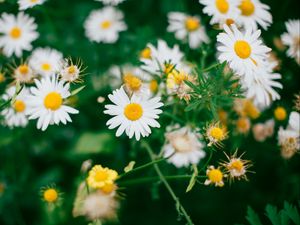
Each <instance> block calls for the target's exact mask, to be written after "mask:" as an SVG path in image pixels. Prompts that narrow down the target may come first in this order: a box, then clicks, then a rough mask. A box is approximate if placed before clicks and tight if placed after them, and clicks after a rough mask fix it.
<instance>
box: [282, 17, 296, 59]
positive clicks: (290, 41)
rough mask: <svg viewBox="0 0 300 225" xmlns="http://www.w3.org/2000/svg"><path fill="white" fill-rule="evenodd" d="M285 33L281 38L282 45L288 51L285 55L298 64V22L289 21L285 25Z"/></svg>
mask: <svg viewBox="0 0 300 225" xmlns="http://www.w3.org/2000/svg"><path fill="white" fill-rule="evenodd" d="M285 26H286V29H287V33H284V34H283V35H282V36H281V40H282V42H283V44H284V45H286V46H288V47H289V49H288V51H287V54H288V56H289V57H291V58H295V60H296V62H297V63H298V64H300V20H289V21H287V22H286V23H285Z"/></svg>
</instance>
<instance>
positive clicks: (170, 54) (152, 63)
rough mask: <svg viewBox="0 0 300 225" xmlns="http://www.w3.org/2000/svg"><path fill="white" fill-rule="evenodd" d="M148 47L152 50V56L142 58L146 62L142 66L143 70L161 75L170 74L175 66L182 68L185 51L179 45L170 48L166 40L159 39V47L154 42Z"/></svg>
mask: <svg viewBox="0 0 300 225" xmlns="http://www.w3.org/2000/svg"><path fill="white" fill-rule="evenodd" d="M148 47H149V49H150V52H151V58H141V59H140V60H141V61H142V62H143V63H144V65H142V66H141V68H142V69H143V70H145V71H147V72H149V73H150V74H158V75H161V73H165V74H168V73H170V72H172V70H173V69H175V68H176V69H180V68H182V66H183V63H182V60H183V53H182V52H181V51H180V49H179V46H178V45H175V46H174V47H173V48H169V46H168V45H167V43H166V42H165V41H163V40H158V43H157V48H156V47H154V46H153V45H152V44H148Z"/></svg>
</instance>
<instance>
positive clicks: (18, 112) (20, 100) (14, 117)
mask: <svg viewBox="0 0 300 225" xmlns="http://www.w3.org/2000/svg"><path fill="white" fill-rule="evenodd" d="M15 94H16V87H15V86H12V87H10V88H8V89H7V91H6V93H5V94H4V95H3V96H2V99H3V100H5V101H9V100H10V99H12V98H13V96H14V95H15ZM28 95H29V91H28V90H27V89H26V88H25V87H24V88H23V89H22V90H21V92H20V93H19V94H18V95H17V96H16V99H15V101H14V102H12V104H11V105H10V106H9V107H7V108H5V109H4V110H3V111H2V112H1V115H3V116H4V124H5V125H7V126H9V127H10V128H13V127H25V126H26V125H27V124H28V118H27V112H28V104H27V101H28V99H27V98H28Z"/></svg>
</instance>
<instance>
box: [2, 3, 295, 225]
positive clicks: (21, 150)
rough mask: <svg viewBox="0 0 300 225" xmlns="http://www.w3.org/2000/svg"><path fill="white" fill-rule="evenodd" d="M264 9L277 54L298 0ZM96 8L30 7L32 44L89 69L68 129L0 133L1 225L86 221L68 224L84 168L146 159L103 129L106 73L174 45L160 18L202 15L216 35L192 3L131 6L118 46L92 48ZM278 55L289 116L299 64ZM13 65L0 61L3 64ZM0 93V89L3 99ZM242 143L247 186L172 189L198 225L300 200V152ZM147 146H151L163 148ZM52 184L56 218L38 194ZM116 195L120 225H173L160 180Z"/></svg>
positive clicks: (222, 223) (7, 6) (11, 6)
mask: <svg viewBox="0 0 300 225" xmlns="http://www.w3.org/2000/svg"><path fill="white" fill-rule="evenodd" d="M262 2H264V3H266V4H268V5H270V7H271V13H272V15H273V20H274V22H273V25H272V26H271V28H270V29H269V30H268V32H263V35H262V36H263V38H264V40H265V42H266V44H267V45H268V46H270V47H272V48H274V49H275V51H276V48H275V46H274V43H273V39H274V38H275V37H279V36H280V35H281V34H282V33H283V32H284V31H285V28H284V22H285V21H287V20H288V19H298V18H299V1H298V0H284V1H282V0H281V1H279V0H264V1H262ZM100 7H102V5H101V3H99V2H96V1H93V0H64V1H62V0H48V1H47V2H46V3H45V4H43V5H41V6H37V7H35V8H33V9H29V10H27V13H28V14H30V15H31V16H33V17H34V18H35V19H36V22H37V23H38V31H39V33H40V37H39V38H38V40H37V41H35V42H34V46H35V47H37V46H42V47H43V46H50V47H52V48H56V49H57V50H59V51H61V52H63V54H64V56H66V57H68V56H71V57H72V58H81V59H82V61H83V63H84V65H85V66H87V70H86V72H87V75H86V76H85V78H84V79H85V83H86V85H87V86H86V88H85V89H84V91H82V92H81V93H80V94H79V96H78V98H76V99H73V101H74V104H75V105H76V107H77V108H78V109H79V110H80V114H78V115H75V116H74V117H73V123H71V124H68V125H67V126H59V127H56V126H51V127H49V128H48V129H47V131H46V132H41V131H39V130H37V129H36V127H35V123H34V122H31V123H30V124H29V126H28V127H27V128H26V129H14V130H10V129H8V128H5V127H2V126H1V127H0V184H1V188H0V192H1V193H0V224H3V225H15V224H19V225H25V224H30V225H41V224H43V225H47V224H57V225H77V224H78V225H79V224H87V222H86V220H85V219H84V218H76V219H74V218H73V217H72V207H73V200H74V197H75V194H76V189H77V186H78V183H79V182H80V180H81V179H82V177H81V175H80V167H81V164H82V162H83V161H84V160H87V159H92V160H93V162H94V163H99V164H102V165H105V166H109V167H110V168H114V169H116V170H118V171H122V169H123V168H124V167H125V166H126V164H127V163H128V162H129V161H130V160H132V159H137V162H138V163H140V164H141V163H143V162H147V161H149V158H148V156H147V154H146V153H145V150H143V149H136V148H135V143H130V142H129V141H128V139H127V138H126V137H121V138H118V139H117V138H115V137H114V133H113V131H112V132H110V131H108V129H107V128H106V127H105V122H106V121H107V117H106V116H105V115H104V114H103V113H102V111H103V105H101V104H99V103H97V98H98V97H99V96H106V95H107V94H108V93H109V91H110V90H109V87H108V85H107V82H106V81H107V79H106V77H105V71H106V70H107V69H108V68H109V67H110V66H111V65H114V64H117V65H120V64H123V63H127V62H132V63H136V62H137V58H138V54H139V51H140V50H141V49H143V48H144V47H145V45H146V44H147V43H148V42H151V41H152V42H153V41H155V40H156V39H158V38H162V39H164V40H167V42H168V43H170V44H174V43H177V41H176V40H175V39H174V36H173V34H170V33H167V32H166V27H167V16H166V15H167V13H168V12H170V11H185V12H188V13H190V14H199V15H202V18H203V20H204V21H205V23H206V29H207V30H209V31H210V35H211V36H212V38H211V39H214V38H213V37H214V35H215V34H216V32H217V31H212V28H211V27H210V26H209V25H208V21H209V18H208V17H207V16H204V15H203V14H202V6H201V5H200V4H199V3H198V1H196V0H127V1H126V2H124V3H122V4H120V5H119V8H120V9H121V10H122V11H123V12H124V14H125V22H126V23H127V25H128V30H127V31H126V32H123V33H121V36H120V39H119V41H118V42H117V43H116V44H112V45H109V44H96V43H91V42H89V41H88V39H87V38H86V37H85V36H84V29H83V22H84V21H85V19H86V18H87V16H88V15H89V13H90V11H91V10H93V9H98V8H100ZM17 11H18V9H17V4H16V1H13V0H6V1H4V2H2V3H0V13H2V12H10V13H14V14H16V13H17ZM276 53H277V54H278V56H279V58H280V59H281V60H282V63H281V70H280V72H281V74H282V76H283V79H282V83H283V86H284V89H283V90H281V91H280V94H281V96H282V100H281V101H280V102H278V104H280V105H283V106H285V107H286V109H287V110H288V111H291V110H292V106H293V105H292V101H293V99H294V94H295V93H297V92H299V83H300V76H295V74H296V75H299V73H300V71H299V67H298V66H297V65H296V63H295V62H294V61H293V60H291V59H288V58H287V57H286V56H285V53H284V52H281V51H276ZM28 54H29V53H28V52H27V55H26V54H25V55H24V56H23V59H26V57H27V56H28ZM192 55H193V54H191V57H192ZM13 60H14V59H13V58H9V59H7V58H5V57H4V56H3V55H1V54H0V67H3V66H4V65H7V63H12V62H13ZM16 62H17V60H16ZM3 90H4V86H3V85H2V86H0V91H1V93H2V92H3ZM276 104H277V103H276ZM276 104H274V107H275V106H276ZM273 109H274V108H271V109H269V110H267V111H266V112H265V113H264V114H263V115H262V117H261V118H259V119H258V121H259V120H262V121H264V120H265V119H267V118H271V117H272V116H273V114H272V113H273ZM285 123H286V121H285V122H284V123H283V124H282V125H284V124H285ZM239 143H240V149H242V151H245V152H246V155H247V158H248V159H250V160H252V161H253V162H254V166H253V167H252V171H255V173H252V174H250V175H249V178H250V181H249V182H237V183H234V184H233V185H226V186H225V187H224V188H212V187H206V186H201V185H196V186H195V187H194V189H193V190H192V191H191V192H190V193H188V194H186V193H185V189H186V186H187V182H188V181H186V180H179V181H172V182H171V184H172V186H173V187H174V189H175V191H176V193H177V194H178V196H179V197H180V199H181V201H182V203H183V205H185V207H186V209H187V211H188V212H189V213H190V215H191V217H192V219H193V221H194V222H195V224H206V225H227V224H237V223H239V224H241V223H244V224H246V223H247V222H246V220H245V215H246V209H247V206H248V205H250V206H251V207H252V208H254V209H255V210H256V211H258V212H259V213H260V215H263V210H264V207H265V205H266V204H268V203H270V204H274V205H277V206H278V207H282V204H283V202H284V201H285V200H287V201H289V202H292V203H296V202H297V200H298V199H300V198H299V197H300V157H299V155H296V156H295V157H293V158H292V159H290V160H288V161H286V160H284V159H282V158H281V156H280V153H279V148H278V147H277V144H276V143H277V140H276V137H273V138H271V139H268V140H267V141H266V142H264V143H257V142H256V141H255V140H254V139H253V137H252V134H249V136H248V137H247V138H242V139H241V140H240V142H239ZM152 145H153V146H154V147H155V148H157V149H159V148H160V147H161V146H159V145H157V144H155V143H152ZM220 154H222V153H220ZM214 157H215V159H213V161H214V160H215V161H216V160H217V159H219V158H220V157H221V155H218V153H216V154H214ZM162 167H165V168H163V169H164V171H168V172H169V173H170V174H171V173H172V174H176V173H180V171H177V170H175V168H174V167H172V166H169V165H164V164H162ZM152 173H153V170H152V169H148V170H145V171H142V172H140V173H137V174H136V175H135V176H136V177H141V176H150V175H151V174H152ZM131 178H133V179H134V176H133V177H131ZM49 184H55V185H56V187H57V188H59V190H60V191H61V192H62V193H63V195H62V198H63V203H62V207H61V209H60V210H58V211H57V214H56V215H55V217H53V218H49V217H47V214H46V213H45V212H46V208H45V203H44V202H43V201H42V200H41V198H40V188H41V187H43V186H46V185H49ZM122 192H123V193H124V194H125V195H126V197H125V199H124V200H123V201H122V207H121V209H120V211H119V219H118V221H116V224H124V225H154V224H161V225H174V224H177V222H176V218H178V215H177V212H176V210H175V206H174V203H173V201H172V199H171V198H170V196H169V194H168V193H167V192H166V190H165V189H164V187H163V186H162V185H160V183H154V184H152V183H146V184H141V185H128V186H126V187H124V189H123V190H122ZM262 218H263V217H262ZM264 222H266V221H264ZM178 224H184V221H178Z"/></svg>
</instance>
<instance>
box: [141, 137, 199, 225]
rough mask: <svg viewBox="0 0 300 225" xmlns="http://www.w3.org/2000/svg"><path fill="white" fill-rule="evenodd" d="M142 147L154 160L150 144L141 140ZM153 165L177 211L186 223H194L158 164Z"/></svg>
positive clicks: (191, 224) (190, 224)
mask: <svg viewBox="0 0 300 225" xmlns="http://www.w3.org/2000/svg"><path fill="white" fill-rule="evenodd" d="M143 145H144V147H145V148H146V150H147V151H148V153H149V156H150V158H151V160H152V161H155V154H154V153H153V151H152V149H151V148H150V146H149V145H148V144H147V143H146V142H143ZM153 167H154V169H155V171H156V173H157V175H158V176H159V179H160V180H161V181H162V183H163V184H164V185H165V187H166V189H167V190H168V192H169V193H170V195H171V197H172V198H173V200H174V201H175V203H176V208H177V210H178V212H179V213H182V215H183V216H184V217H185V219H186V221H187V224H189V225H193V224H194V223H193V222H192V220H191V218H190V216H189V215H188V214H187V212H186V211H185V209H184V207H183V206H182V205H181V203H180V201H179V198H178V197H177V196H176V194H175V193H174V191H173V189H172V188H171V186H170V185H169V183H168V181H167V180H166V178H165V177H164V175H163V174H162V172H161V170H160V168H159V166H158V165H157V164H156V163H155V164H153Z"/></svg>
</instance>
